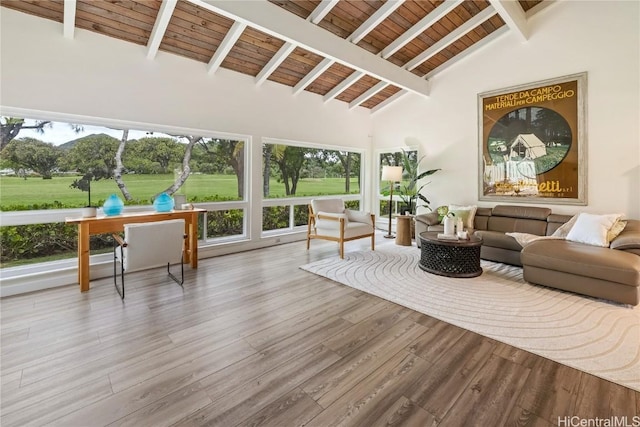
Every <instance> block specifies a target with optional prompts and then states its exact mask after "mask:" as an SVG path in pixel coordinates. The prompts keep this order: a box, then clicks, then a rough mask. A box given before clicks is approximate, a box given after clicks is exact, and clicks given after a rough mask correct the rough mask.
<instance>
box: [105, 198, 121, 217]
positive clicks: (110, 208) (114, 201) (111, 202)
mask: <svg viewBox="0 0 640 427" xmlns="http://www.w3.org/2000/svg"><path fill="white" fill-rule="evenodd" d="M123 209H124V202H123V201H122V200H120V197H118V196H117V195H115V194H112V195H110V196H109V197H107V200H105V202H104V205H102V211H103V212H104V214H105V215H107V216H113V215H120V214H121V213H122V210H123Z"/></svg>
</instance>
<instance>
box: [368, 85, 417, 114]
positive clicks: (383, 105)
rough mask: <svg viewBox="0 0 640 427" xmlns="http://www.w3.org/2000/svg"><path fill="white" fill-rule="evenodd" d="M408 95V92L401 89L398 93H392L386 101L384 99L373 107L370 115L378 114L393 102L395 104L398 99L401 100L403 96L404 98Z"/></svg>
mask: <svg viewBox="0 0 640 427" xmlns="http://www.w3.org/2000/svg"><path fill="white" fill-rule="evenodd" d="M408 93H409V91H406V90H404V89H402V90H401V91H399V92H396V93H394V94H393V95H391V96H390V97H388V98H387V99H385V100H384V101H382V102H381V103H379V104H378V105H376V106H375V107H373V108H372V109H371V114H375V113H377V112H379V111H381V110H384V109H385V108H387V107H388V106H389V105H391V104H393V103H394V102H396V101H397V100H399V99H400V98H402V97H403V96H405V95H406V94H408Z"/></svg>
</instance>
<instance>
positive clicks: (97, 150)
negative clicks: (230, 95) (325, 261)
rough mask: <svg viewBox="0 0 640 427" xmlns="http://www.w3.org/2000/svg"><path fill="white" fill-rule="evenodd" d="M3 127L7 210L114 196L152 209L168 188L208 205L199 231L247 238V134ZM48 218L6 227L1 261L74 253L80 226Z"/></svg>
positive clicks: (9, 121) (20, 123)
mask: <svg viewBox="0 0 640 427" xmlns="http://www.w3.org/2000/svg"><path fill="white" fill-rule="evenodd" d="M0 123H1V125H2V135H3V139H2V147H3V150H2V152H1V155H0V162H1V164H0V192H1V194H2V198H1V199H0V210H1V211H3V212H8V211H23V210H29V211H33V210H41V209H69V208H80V207H84V206H89V205H91V206H98V207H99V206H101V205H102V204H103V203H104V201H105V200H106V199H107V197H109V195H111V194H114V193H115V194H117V195H118V196H119V197H120V198H121V199H123V200H125V204H126V205H128V206H131V205H134V206H149V207H150V205H151V203H152V200H153V199H154V198H155V197H156V196H157V195H159V194H160V193H162V192H168V193H171V194H174V193H175V194H183V195H184V196H185V197H186V199H187V200H188V201H189V202H195V203H201V204H203V205H204V206H203V207H205V208H206V209H207V210H208V215H207V220H206V227H204V226H205V224H204V223H203V224H201V225H202V229H201V236H206V237H205V238H212V239H215V238H221V237H224V238H227V239H228V238H229V237H232V236H238V235H240V236H245V235H246V233H245V229H246V226H245V224H244V223H245V218H244V217H245V212H246V210H247V208H248V205H247V201H246V199H245V193H246V189H245V182H247V176H248V172H247V168H246V165H247V153H246V151H247V150H246V149H245V147H246V145H247V141H246V140H245V139H244V138H229V136H225V137H224V138H223V137H215V136H213V137H212V136H198V135H189V134H187V133H186V132H180V131H175V132H173V131H171V130H169V131H167V130H164V129H163V131H164V132H163V131H156V130H153V129H152V130H139V129H128V130H122V129H113V128H109V127H105V126H95V125H92V124H82V125H81V124H75V123H65V122H55V121H50V120H39V119H32V118H15V117H5V116H3V117H1V118H0ZM165 132H168V133H165ZM216 202H219V203H224V205H223V206H218V205H217V204H216ZM78 214H79V212H78ZM72 215H73V213H67V214H66V216H72ZM54 216H55V215H54ZM43 221H44V223H38V224H36V223H33V222H23V223H20V224H17V225H12V226H3V227H1V230H0V232H1V235H2V239H3V247H2V253H1V258H0V265H1V266H2V267H5V266H13V265H14V264H15V263H16V262H20V263H23V262H25V260H27V261H28V260H29V259H31V260H32V262H40V261H45V260H50V259H58V258H60V257H63V258H64V257H73V256H75V255H76V247H75V240H76V236H75V234H76V230H75V228H74V227H72V226H67V225H65V224H64V223H61V222H59V221H60V219H54V217H53V216H52V217H51V218H47V217H46V214H45V215H44V216H43ZM27 235H28V236H29V237H30V238H29V239H25V238H21V236H27ZM99 237H101V236H99ZM93 240H95V242H94V241H93ZM110 245H111V243H110V240H109V239H106V238H100V239H92V250H94V249H95V250H108V247H109V246H110Z"/></svg>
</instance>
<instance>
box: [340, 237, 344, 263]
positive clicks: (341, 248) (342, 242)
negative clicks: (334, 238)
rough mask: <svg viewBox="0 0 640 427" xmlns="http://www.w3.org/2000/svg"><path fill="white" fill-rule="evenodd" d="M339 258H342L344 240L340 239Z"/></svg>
mask: <svg viewBox="0 0 640 427" xmlns="http://www.w3.org/2000/svg"><path fill="white" fill-rule="evenodd" d="M340 259H344V240H340Z"/></svg>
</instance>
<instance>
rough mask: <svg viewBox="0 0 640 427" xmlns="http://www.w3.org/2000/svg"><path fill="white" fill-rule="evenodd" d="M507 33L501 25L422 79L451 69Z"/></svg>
mask: <svg viewBox="0 0 640 427" xmlns="http://www.w3.org/2000/svg"><path fill="white" fill-rule="evenodd" d="M507 32H509V27H507V26H506V25H503V26H502V27H500V28H498V29H497V30H495V31H494V32H492V33H491V34H489V35H488V36H487V37H485V38H483V39H482V40H479V41H477V42H476V43H474V44H473V45H471V46H469V47H468V48H466V49H465V50H463V51H462V52H460V53H459V54H457V55H456V56H454V57H453V58H451V59H450V60H448V61H447V62H444V63H442V64H440V65H439V66H437V67H436V68H434V69H433V70H431V71H429V72H428V73H427V74H425V76H424V78H425V79H430V78H432V77H433V76H435V75H436V74H438V73H441V72H442V71H444V70H445V69H447V68H449V67H451V66H452V65H454V64H456V63H458V62H460V61H461V60H462V59H464V58H466V57H467V56H469V55H471V54H472V53H475V52H476V51H478V50H479V49H481V48H483V47H484V46H486V45H488V44H489V43H491V42H492V41H494V40H495V39H497V38H498V37H500V36H502V35H503V34H506V33H507Z"/></svg>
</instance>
